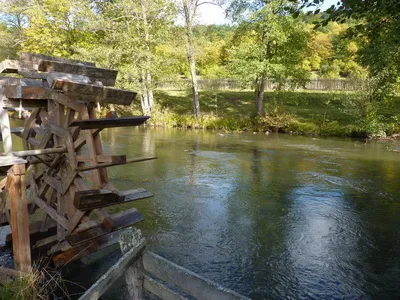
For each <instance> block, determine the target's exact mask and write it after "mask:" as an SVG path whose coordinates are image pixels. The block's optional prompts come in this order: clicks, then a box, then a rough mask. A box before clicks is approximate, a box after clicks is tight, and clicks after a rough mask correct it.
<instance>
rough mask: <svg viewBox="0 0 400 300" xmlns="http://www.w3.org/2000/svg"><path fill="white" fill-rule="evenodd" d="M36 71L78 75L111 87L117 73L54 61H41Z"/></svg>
mask: <svg viewBox="0 0 400 300" xmlns="http://www.w3.org/2000/svg"><path fill="white" fill-rule="evenodd" d="M38 70H39V71H42V72H50V71H55V72H63V73H71V74H80V75H85V76H88V77H90V79H91V80H92V81H93V82H95V81H101V82H102V83H103V84H104V85H108V86H112V85H114V84H115V80H116V78H117V74H118V71H115V70H109V69H103V68H96V67H92V66H85V65H78V64H73V63H67V62H59V61H54V60H41V61H40V62H39V66H38Z"/></svg>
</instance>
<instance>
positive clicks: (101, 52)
mask: <svg viewBox="0 0 400 300" xmlns="http://www.w3.org/2000/svg"><path fill="white" fill-rule="evenodd" d="M207 2H212V3H213V4H214V5H222V7H223V8H225V9H226V12H227V15H228V16H229V18H230V20H231V21H232V22H231V25H208V26H206V25H199V24H198V20H197V19H198V7H199V6H201V5H203V4H205V2H202V1H200V0H178V1H172V0H138V1H130V0H115V1H101V0H97V1H89V0H83V1H81V0H79V1H78V0H40V1H39V0H4V1H2V7H1V8H0V10H1V18H0V37H1V40H2V43H1V44H0V59H5V58H13V57H15V56H16V55H17V53H18V52H19V51H28V52H37V53H43V54H47V55H55V56H63V57H66V58H76V59H81V60H89V61H95V62H96V63H97V64H98V65H99V66H103V67H107V68H115V69H118V70H119V72H120V75H119V77H118V86H119V87H122V88H127V89H131V90H136V91H138V92H139V93H140V95H141V106H142V110H143V113H144V114H146V115H151V114H152V111H153V110H154V108H155V107H156V106H157V103H156V101H155V100H154V96H153V90H154V89H156V88H157V85H158V84H159V83H160V82H165V81H173V80H176V81H179V80H181V79H189V80H190V82H191V92H192V101H193V115H194V116H195V117H196V118H197V117H199V116H200V113H201V110H200V108H201V98H199V93H198V84H197V81H198V78H200V79H214V78H234V79H237V80H240V82H241V84H242V85H243V86H252V88H253V89H254V92H255V93H254V103H255V107H256V110H257V113H258V115H259V116H261V117H262V116H264V115H265V114H266V113H268V112H265V111H264V107H265V105H264V88H265V81H266V80H273V81H274V82H275V84H274V87H275V89H277V90H284V89H291V88H293V87H298V86H304V85H305V84H306V83H307V81H308V80H309V79H311V78H352V79H368V80H369V81H370V82H371V84H370V86H371V89H372V91H371V92H370V96H369V97H370V100H371V101H377V100H378V99H381V98H384V97H387V95H390V94H393V93H395V92H396V91H397V90H396V89H397V88H398V84H399V75H400V51H399V50H400V41H399V38H398V32H399V31H400V13H399V12H400V7H399V4H398V2H397V0H388V1H372V0H354V1H351V2H350V1H348V2H346V4H343V5H341V6H338V7H332V8H330V9H329V10H328V11H327V12H320V11H319V8H318V6H319V5H320V4H321V3H322V2H323V1H321V0H314V1H308V0H302V1H300V3H298V2H297V1H294V0H279V1H278V0H270V1H257V0H256V1H247V0H230V1H222V2H221V1H215V2H213V1H207ZM380 2H385V3H383V4H382V3H381V4H379V3H380ZM207 5H209V4H207ZM346 5H347V6H346ZM302 8H307V9H308V10H310V11H309V12H306V10H304V9H302ZM288 80H289V82H290V83H291V85H292V86H288V84H287V82H288Z"/></svg>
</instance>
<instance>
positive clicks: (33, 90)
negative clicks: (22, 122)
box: [4, 85, 53, 100]
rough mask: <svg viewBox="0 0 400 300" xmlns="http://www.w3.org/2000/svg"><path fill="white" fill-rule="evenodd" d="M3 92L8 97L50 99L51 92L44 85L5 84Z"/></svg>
mask: <svg viewBox="0 0 400 300" xmlns="http://www.w3.org/2000/svg"><path fill="white" fill-rule="evenodd" d="M4 94H5V96H6V97H7V98H9V99H24V100H47V99H51V97H52V94H53V92H52V91H51V90H49V89H46V88H44V87H32V86H21V85H6V86H4Z"/></svg>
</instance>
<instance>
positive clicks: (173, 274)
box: [143, 251, 249, 300]
mask: <svg viewBox="0 0 400 300" xmlns="http://www.w3.org/2000/svg"><path fill="white" fill-rule="evenodd" d="M143 263H144V269H145V270H146V271H147V272H149V273H150V274H151V275H152V276H155V277H157V278H160V279H161V280H163V281H165V282H167V283H169V284H172V285H175V286H176V287H179V288H180V289H182V291H184V292H185V293H188V294H189V295H191V296H193V297H195V298H197V299H206V300H210V299H218V300H232V299H249V298H247V297H244V296H242V295H240V294H238V293H236V292H234V291H232V290H229V289H226V288H224V287H222V286H220V285H218V284H216V283H214V282H212V281H210V280H207V279H205V278H203V277H200V276H199V275H197V274H195V273H193V272H192V271H189V270H187V269H185V268H183V267H181V266H178V265H177V264H174V263H173V262H171V261H168V260H166V259H165V258H163V257H161V256H159V255H157V254H155V253H153V252H150V251H148V252H146V253H145V254H144V255H143Z"/></svg>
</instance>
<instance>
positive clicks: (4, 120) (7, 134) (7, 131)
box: [0, 86, 12, 156]
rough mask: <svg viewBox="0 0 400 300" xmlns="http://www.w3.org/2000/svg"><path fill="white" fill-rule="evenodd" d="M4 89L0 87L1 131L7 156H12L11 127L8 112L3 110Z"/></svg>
mask: <svg viewBox="0 0 400 300" xmlns="http://www.w3.org/2000/svg"><path fill="white" fill-rule="evenodd" d="M3 93H4V91H3V87H1V86H0V130H1V137H2V141H3V148H4V152H5V153H6V155H9V156H10V155H12V138H11V126H10V118H9V116H8V111H7V110H5V109H4V108H3Z"/></svg>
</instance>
